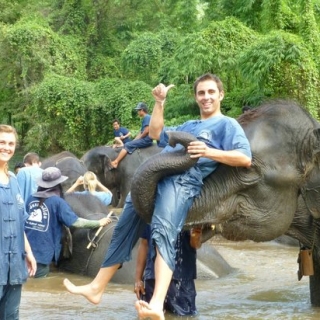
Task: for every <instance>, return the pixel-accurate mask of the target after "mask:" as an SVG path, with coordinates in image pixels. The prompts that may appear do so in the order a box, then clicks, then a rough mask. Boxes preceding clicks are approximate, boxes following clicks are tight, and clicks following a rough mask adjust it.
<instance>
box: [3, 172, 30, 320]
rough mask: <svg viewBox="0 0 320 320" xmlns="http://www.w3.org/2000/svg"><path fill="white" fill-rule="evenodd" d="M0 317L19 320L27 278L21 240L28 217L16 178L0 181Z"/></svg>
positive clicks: (12, 175)
mask: <svg viewBox="0 0 320 320" xmlns="http://www.w3.org/2000/svg"><path fill="white" fill-rule="evenodd" d="M0 199H1V201H0V215H1V219H0V243H1V246H0V319H5V320H9V319H10V320H11V319H12V320H16V319H19V306H20V299H21V287H22V284H23V283H24V282H26V280H27V278H28V271H27V265H26V252H25V243H24V221H25V219H26V218H27V215H26V212H25V208H24V201H23V198H22V195H21V193H20V188H19V185H18V181H17V178H16V177H15V176H14V174H13V173H9V183H8V184H1V183H0Z"/></svg>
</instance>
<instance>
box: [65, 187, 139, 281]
mask: <svg viewBox="0 0 320 320" xmlns="http://www.w3.org/2000/svg"><path fill="white" fill-rule="evenodd" d="M65 199H66V201H67V202H68V203H69V205H70V206H71V208H72V210H73V211H74V212H75V213H76V214H77V215H78V216H79V217H81V218H85V219H89V220H98V219H101V218H104V217H106V215H107V214H108V213H109V210H108V208H107V207H106V206H104V205H103V203H102V202H101V201H100V200H99V199H98V198H96V197H95V196H93V195H90V194H85V195H77V194H74V193H71V194H66V195H65ZM111 219H112V223H111V224H109V225H107V226H105V227H103V229H102V230H101V232H100V233H99V235H98V236H97V238H96V239H95V240H94V242H93V245H92V246H91V247H90V248H89V249H87V246H88V244H89V242H90V241H91V240H92V239H93V238H94V235H95V233H96V231H97V229H75V228H70V231H71V235H72V244H71V247H72V250H71V255H70V256H69V257H67V258H66V257H63V256H61V257H60V260H59V268H60V269H61V270H64V271H68V272H72V273H76V274H81V275H85V276H89V277H95V276H96V274H97V273H98V271H99V269H100V267H101V264H102V262H103V261H104V258H105V254H106V252H107V249H108V247H109V244H110V241H111V237H112V233H113V230H114V228H115V225H116V223H117V221H118V218H117V216H116V215H112V216H111ZM63 241H64V242H65V241H66V240H65V239H63ZM68 246H70V244H69V243H68ZM65 251H66V250H65V249H64V250H63V252H65ZM136 252H137V246H135V247H134V249H133V260H131V261H130V262H128V263H125V264H124V265H123V267H122V268H121V270H119V272H117V274H116V275H115V276H114V277H113V279H112V281H113V282H116V283H132V282H133V281H134V280H133V279H134V270H135V269H134V268H135V263H136V259H135V258H136Z"/></svg>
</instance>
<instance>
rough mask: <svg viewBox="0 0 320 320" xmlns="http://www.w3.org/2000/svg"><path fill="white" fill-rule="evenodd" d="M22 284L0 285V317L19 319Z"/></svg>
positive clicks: (9, 319)
mask: <svg viewBox="0 0 320 320" xmlns="http://www.w3.org/2000/svg"><path fill="white" fill-rule="evenodd" d="M21 291H22V285H21V284H15V285H10V284H8V285H4V286H0V319H1V320H19V307H20V301H21Z"/></svg>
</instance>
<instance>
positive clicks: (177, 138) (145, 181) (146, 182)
mask: <svg viewBox="0 0 320 320" xmlns="http://www.w3.org/2000/svg"><path fill="white" fill-rule="evenodd" d="M167 134H168V136H169V145H170V146H172V147H174V146H175V145H176V144H177V143H179V144H181V145H182V146H183V147H184V148H185V150H184V151H179V152H170V153H159V154H155V155H154V156H152V157H150V158H149V159H148V160H146V161H145V162H144V163H143V164H141V165H140V166H139V167H138V169H137V170H136V172H135V174H134V176H133V180H132V185H131V198H132V203H133V206H134V208H135V209H136V211H137V213H138V214H139V215H140V216H141V217H142V218H143V219H144V220H145V221H146V222H148V223H149V222H150V221H151V217H152V213H153V209H154V201H155V195H156V189H157V184H158V181H159V180H161V179H162V178H164V177H166V176H168V175H173V174H179V173H182V172H184V171H186V170H188V169H189V168H191V167H192V166H194V165H195V164H196V163H197V161H198V159H197V158H195V159H192V158H190V155H189V154H188V153H186V149H187V146H188V144H189V143H190V142H192V141H195V140H197V139H196V138H195V137H194V136H193V135H191V134H189V133H186V132H180V131H172V132H170V131H169V132H167Z"/></svg>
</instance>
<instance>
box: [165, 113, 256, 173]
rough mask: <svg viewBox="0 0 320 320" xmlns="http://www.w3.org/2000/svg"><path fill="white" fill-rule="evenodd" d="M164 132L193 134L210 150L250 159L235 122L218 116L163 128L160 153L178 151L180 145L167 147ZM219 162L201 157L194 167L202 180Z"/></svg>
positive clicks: (249, 153) (242, 132)
mask: <svg viewBox="0 0 320 320" xmlns="http://www.w3.org/2000/svg"><path fill="white" fill-rule="evenodd" d="M166 131H184V132H189V133H191V134H193V135H194V136H195V137H196V138H197V139H198V140H200V141H203V142H205V143H206V145H207V146H208V147H210V148H215V149H218V150H225V151H228V150H237V151H239V152H242V153H243V154H245V155H247V156H248V157H250V158H251V149H250V144H249V141H248V139H247V137H246V135H245V133H244V131H243V129H242V127H241V126H240V124H239V123H238V122H237V120H235V119H233V118H230V117H227V116H224V115H218V116H215V117H212V118H209V119H206V120H190V121H187V122H185V123H184V124H182V125H180V126H178V127H174V128H164V129H163V131H162V133H161V136H160V142H159V144H160V145H161V146H165V148H164V149H163V150H162V152H172V151H179V150H182V149H183V146H182V145H181V144H177V145H176V146H175V147H174V148H173V147H171V146H169V145H168V144H167V143H168V139H169V137H168V135H167V133H166ZM218 165H219V162H217V161H215V160H211V159H208V158H204V157H201V158H199V160H198V162H197V163H196V165H195V167H197V168H198V169H200V172H201V175H202V178H205V177H206V176H208V175H209V174H210V173H211V172H213V171H215V170H216V168H217V167H218Z"/></svg>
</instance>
